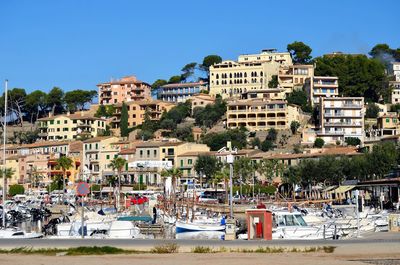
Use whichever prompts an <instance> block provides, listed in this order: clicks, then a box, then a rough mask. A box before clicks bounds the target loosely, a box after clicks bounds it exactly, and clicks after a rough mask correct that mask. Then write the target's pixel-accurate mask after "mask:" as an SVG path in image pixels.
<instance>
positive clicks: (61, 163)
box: [56, 156, 74, 199]
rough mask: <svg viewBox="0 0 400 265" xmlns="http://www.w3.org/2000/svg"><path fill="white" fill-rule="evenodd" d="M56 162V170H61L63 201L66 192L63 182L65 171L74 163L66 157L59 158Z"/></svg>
mask: <svg viewBox="0 0 400 265" xmlns="http://www.w3.org/2000/svg"><path fill="white" fill-rule="evenodd" d="M56 162H57V165H56V168H57V169H61V171H62V183H63V193H64V196H63V199H64V198H65V192H66V189H65V180H66V179H67V170H69V169H70V168H71V167H72V166H73V164H74V161H73V160H72V159H71V158H70V157H68V156H61V157H60V158H58V159H57V160H56Z"/></svg>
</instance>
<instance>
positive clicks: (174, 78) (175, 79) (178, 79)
mask: <svg viewBox="0 0 400 265" xmlns="http://www.w3.org/2000/svg"><path fill="white" fill-rule="evenodd" d="M181 81H182V77H181V76H180V75H174V76H171V78H170V79H169V80H168V84H175V83H180V82H181Z"/></svg>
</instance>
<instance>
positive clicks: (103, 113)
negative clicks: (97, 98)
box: [94, 105, 107, 118]
mask: <svg viewBox="0 0 400 265" xmlns="http://www.w3.org/2000/svg"><path fill="white" fill-rule="evenodd" d="M94 116H95V117H97V118H101V117H107V109H106V106H104V105H100V106H99V108H98V109H97V110H96V113H95V114H94Z"/></svg>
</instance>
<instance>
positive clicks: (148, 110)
mask: <svg viewBox="0 0 400 265" xmlns="http://www.w3.org/2000/svg"><path fill="white" fill-rule="evenodd" d="M125 104H126V105H127V106H126V107H127V109H128V127H134V126H138V125H140V124H142V123H143V122H144V120H145V118H146V115H149V118H150V119H151V120H154V121H158V120H160V118H161V115H162V114H163V113H164V112H167V111H169V110H170V109H172V108H173V107H175V106H176V105H175V104H174V103H172V102H164V101H161V100H149V101H130V102H126V103H125ZM121 110H122V104H117V105H116V106H115V112H114V118H113V120H112V121H111V127H112V128H113V129H118V128H119V125H120V122H121Z"/></svg>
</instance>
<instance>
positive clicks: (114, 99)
mask: <svg viewBox="0 0 400 265" xmlns="http://www.w3.org/2000/svg"><path fill="white" fill-rule="evenodd" d="M97 87H98V88H99V104H101V105H108V104H118V103H122V102H130V101H138V100H144V99H150V98H151V92H150V91H151V87H150V85H149V84H147V83H145V82H143V81H140V80H138V79H137V78H136V77H135V76H126V77H123V78H121V79H118V80H111V81H110V82H106V83H101V84H98V85H97Z"/></svg>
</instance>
